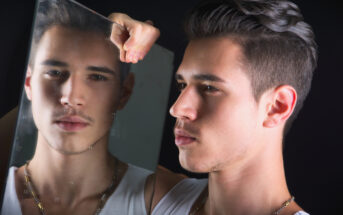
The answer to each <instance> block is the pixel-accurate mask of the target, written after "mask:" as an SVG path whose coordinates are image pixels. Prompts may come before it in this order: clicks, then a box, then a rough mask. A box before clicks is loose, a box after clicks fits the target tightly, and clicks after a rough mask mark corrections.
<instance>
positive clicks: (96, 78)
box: [89, 74, 108, 81]
mask: <svg viewBox="0 0 343 215" xmlns="http://www.w3.org/2000/svg"><path fill="white" fill-rule="evenodd" d="M89 79H91V80H93V81H106V80H108V78H107V77H105V76H103V75H99V74H92V75H90V76H89Z"/></svg>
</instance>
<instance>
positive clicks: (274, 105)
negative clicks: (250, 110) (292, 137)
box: [263, 85, 297, 128]
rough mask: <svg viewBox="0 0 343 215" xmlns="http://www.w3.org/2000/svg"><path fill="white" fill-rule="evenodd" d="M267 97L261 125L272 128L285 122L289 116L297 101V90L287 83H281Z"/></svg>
mask: <svg viewBox="0 0 343 215" xmlns="http://www.w3.org/2000/svg"><path fill="white" fill-rule="evenodd" d="M268 99H269V101H268V103H267V105H268V107H267V115H266V118H265V119H264V121H263V126H264V127H268V128H273V127H276V126H278V125H280V124H282V123H284V122H286V121H287V119H288V118H289V117H290V116H291V114H292V113H293V110H294V107H295V104H296V101H297V92H296V91H295V89H294V88H293V87H291V86H289V85H281V86H279V87H277V88H275V89H274V91H273V92H272V93H271V94H270V97H269V98H268Z"/></svg>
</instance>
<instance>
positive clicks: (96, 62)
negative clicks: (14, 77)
mask: <svg viewBox="0 0 343 215" xmlns="http://www.w3.org/2000/svg"><path fill="white" fill-rule="evenodd" d="M117 59H118V51H117V50H116V48H115V46H114V45H112V43H111V42H110V41H109V40H106V39H105V37H104V36H102V35H101V34H98V33H92V32H83V31H79V30H75V29H71V28H65V27H61V26H53V27H51V28H50V29H48V30H47V31H46V32H45V33H44V35H43V36H42V38H41V40H40V42H39V44H38V46H37V50H36V53H35V59H34V62H33V65H32V66H31V67H32V68H29V71H28V74H27V78H26V82H25V89H26V93H27V96H28V98H29V99H30V100H31V102H32V113H33V117H34V121H35V124H36V126H37V128H38V131H39V135H42V136H43V137H44V139H45V140H46V141H47V142H48V143H49V145H50V146H52V147H53V148H55V149H57V150H60V151H63V152H67V153H68V152H69V153H73V152H80V151H84V150H86V149H87V148H88V147H89V146H90V145H92V144H93V143H95V142H97V141H99V140H103V139H106V138H107V134H108V132H109V129H110V127H111V124H112V120H113V115H112V113H114V112H115V111H116V110H117V109H118V106H119V105H120V96H119V95H120V90H121V88H120V73H119V65H118V60H117Z"/></svg>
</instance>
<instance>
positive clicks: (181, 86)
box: [176, 83, 187, 91]
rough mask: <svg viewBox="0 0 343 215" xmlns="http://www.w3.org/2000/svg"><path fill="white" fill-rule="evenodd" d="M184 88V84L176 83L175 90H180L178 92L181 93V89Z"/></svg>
mask: <svg viewBox="0 0 343 215" xmlns="http://www.w3.org/2000/svg"><path fill="white" fill-rule="evenodd" d="M186 86H187V85H186V83H177V84H176V87H177V89H178V90H180V91H182V90H183V89H185V88H186Z"/></svg>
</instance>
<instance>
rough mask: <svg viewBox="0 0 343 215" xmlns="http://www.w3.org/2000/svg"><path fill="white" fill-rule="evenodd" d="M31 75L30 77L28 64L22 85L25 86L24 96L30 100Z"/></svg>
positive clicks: (30, 71) (30, 72) (30, 70)
mask: <svg viewBox="0 0 343 215" xmlns="http://www.w3.org/2000/svg"><path fill="white" fill-rule="evenodd" d="M31 77H32V69H31V67H30V66H28V67H27V71H26V76H25V83H24V87H25V92H26V97H27V99H28V100H30V101H31V99H32V89H31Z"/></svg>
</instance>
